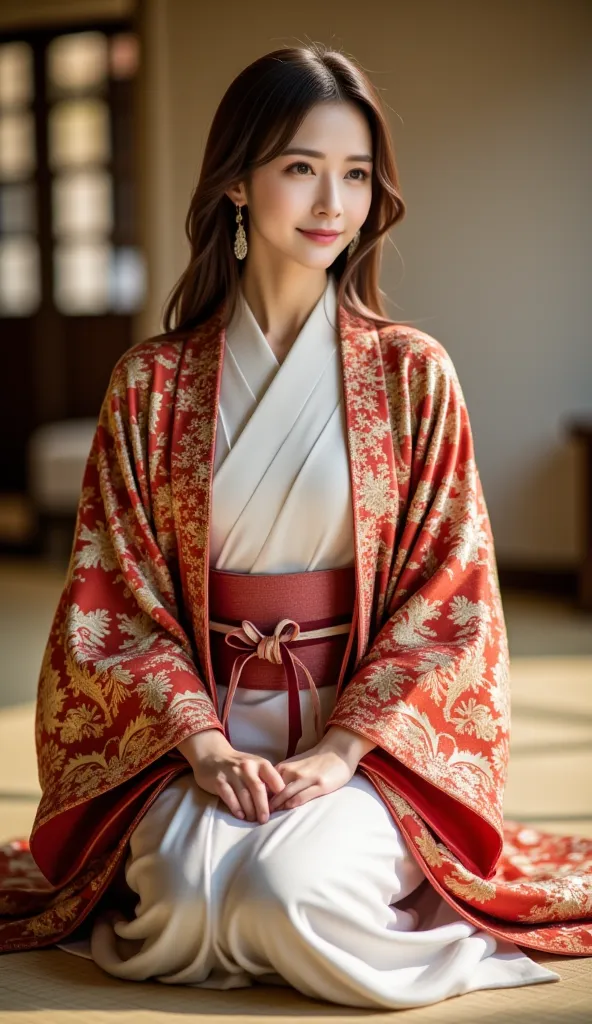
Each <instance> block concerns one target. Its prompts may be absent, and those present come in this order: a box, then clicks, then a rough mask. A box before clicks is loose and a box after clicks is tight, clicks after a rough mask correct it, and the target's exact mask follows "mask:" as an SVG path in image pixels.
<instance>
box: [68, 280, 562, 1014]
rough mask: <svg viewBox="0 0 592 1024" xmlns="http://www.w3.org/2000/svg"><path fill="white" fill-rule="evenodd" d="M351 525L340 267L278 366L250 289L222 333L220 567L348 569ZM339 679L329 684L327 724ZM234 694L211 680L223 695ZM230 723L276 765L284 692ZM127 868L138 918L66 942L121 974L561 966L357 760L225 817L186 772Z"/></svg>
mask: <svg viewBox="0 0 592 1024" xmlns="http://www.w3.org/2000/svg"><path fill="white" fill-rule="evenodd" d="M353 537H354V533H353V515H352V499H351V490H350V476H349V463H348V456H347V439H346V425H345V413H344V405H343V392H342V376H341V364H340V355H339V343H338V335H337V331H336V284H335V281H334V279H333V278H332V277H331V276H329V277H328V283H327V288H326V290H325V293H324V295H323V296H322V297H321V298H320V299H319V302H318V303H317V305H316V306H315V308H314V309H313V311H312V313H311V314H310V316H309V318H308V320H307V321H306V323H305V324H304V326H303V328H302V330H301V331H300V334H299V335H298V337H297V339H296V340H295V342H294V344H293V345H292V348H291V349H290V351H289V353H288V355H287V357H286V359H285V360H284V362H283V363H282V364H281V365H280V364H279V363H278V361H277V359H276V357H275V356H274V354H273V352H272V351H271V348H270V347H269V344H268V342H267V340H266V338H265V336H264V334H263V333H262V331H261V329H260V327H259V325H258V324H257V321H256V320H255V317H254V316H253V313H252V311H251V309H250V308H249V306H248V305H247V303H246V301H245V299H244V296H242V294H241V297H240V301H239V305H238V307H237V310H236V312H235V314H234V317H233V319H232V322H231V323H230V325H229V327H228V331H227V342H226V352H225V359H224V367H223V376H222V386H221V395H220V409H219V421H218V430H217V441H216V458H215V476H214V483H213V511H212V524H211V551H210V564H211V565H213V566H215V568H217V569H225V570H230V571H235V572H242V573H282V572H290V573H293V572H304V571H310V570H315V569H333V568H338V567H341V566H351V565H353V564H354V546H353ZM335 690H336V686H324V687H321V688H319V691H318V693H319V697H320V700H321V707H322V715H323V724H324V723H325V722H326V721H327V719H328V718H329V715H330V712H331V709H332V705H333V703H334V700H335ZM226 692H227V688H226V687H224V686H219V687H218V693H219V698H220V707H221V708H222V707H223V706H224V698H225V696H226ZM300 701H301V713H302V723H303V735H302V737H301V740H300V742H299V744H298V747H297V752H301V751H305V750H308V749H310V748H311V747H312V746H314V744H315V742H316V739H315V732H314V721H313V713H312V705H311V698H310V692H309V691H308V690H301V691H300ZM228 724H229V730H230V736H231V738H232V742H233V745H234V746H235V748H236V749H240V750H244V751H249V752H251V753H255V754H258V755H260V756H263V757H266V758H268V759H269V760H270V761H271V762H272V764H277V763H278V762H279V761H280V760H282V759H283V758H284V757H285V751H286V749H287V738H288V695H287V691H277V690H272V691H268V690H249V689H247V688H241V687H239V688H238V690H237V691H236V693H235V697H234V701H233V703H232V706H231V709H230V715H229V719H228ZM125 874H126V880H127V884H128V886H129V887H130V888H131V889H132V890H133V891H134V892H136V893H137V894H138V898H139V899H138V903H137V905H136V908H135V912H134V917H133V918H132V920H127V919H126V918H125V917H124V915H123V913H122V912H121V911H119V910H117V911H115V910H110V911H108V912H104V913H103V914H102V915H101V916H98V917H97V918H96V919H95V921H94V922H93V926H92V933H91V937H90V943H89V942H88V941H87V942H86V943H78V944H75V943H67V942H64V943H61V944H60V945H61V947H62V948H63V949H69V950H70V951H71V952H78V953H79V954H81V955H87V956H89V955H90V956H91V957H92V958H93V959H94V960H95V961H96V963H97V964H99V965H100V967H102V968H103V969H104V970H105V971H107V972H108V973H109V974H112V975H115V976H116V977H118V978H127V979H131V980H134V981H142V980H144V979H147V978H154V979H157V980H158V981H161V982H164V983H166V984H185V985H192V986H195V987H198V988H217V989H226V988H235V987H246V986H250V985H252V984H253V983H254V982H256V981H258V982H263V983H268V984H280V985H288V986H292V987H294V988H295V989H297V990H299V991H300V992H301V993H304V994H305V995H308V996H311V997H313V998H315V999H325V1000H328V1001H330V1002H333V1003H337V1004H341V1005H347V1006H355V1007H367V1008H374V1007H381V1008H390V1009H397V1008H403V1007H411V1006H424V1005H427V1004H430V1003H436V1002H439V1001H440V1000H443V999H446V998H448V997H450V996H454V995H457V994H459V993H462V992H470V991H472V990H475V989H482V988H483V989H486V988H506V987H511V986H517V985H528V984H533V983H536V982H544V981H554V980H558V979H559V975H558V974H556V973H554V972H553V971H550V970H548V969H547V968H545V967H543V966H541V965H539V964H537V963H535V962H534V961H533V960H531V959H530V958H529V957H528V956H526V955H525V954H524V953H523V952H522V951H521V950H520V949H519V948H518V947H517V946H516V945H514V944H512V943H510V942H506V941H501V940H499V939H495V938H494V937H493V936H492V935H490V934H488V933H487V932H485V931H480V930H478V928H477V927H476V926H474V925H472V924H470V923H469V922H467V921H465V920H464V919H463V918H461V917H460V916H459V915H458V914H457V913H456V912H455V911H454V910H453V909H452V908H451V907H450V905H449V904H448V903H447V902H446V901H445V900H444V899H443V898H442V897H441V896H440V895H439V893H437V891H436V890H435V889H434V888H433V886H432V885H431V884H430V883H429V881H428V879H426V878H425V876H424V874H423V872H422V871H421V869H420V867H419V866H418V864H417V862H416V861H415V859H414V858H413V856H412V854H411V853H410V851H409V850H408V848H407V845H406V841H405V840H404V838H403V836H402V834H401V832H400V830H399V828H398V826H397V825H396V824H395V822H394V820H393V818H392V817H391V815H390V813H389V811H388V810H387V808H386V806H385V805H384V803H383V802H382V800H381V799H380V797H379V796H378V794H377V793H376V791H375V789H374V787H373V786H372V785H371V783H370V782H369V781H368V780H367V779H366V778H365V777H364V776H362V775H361V774H359V773H356V774H355V775H354V776H353V778H352V779H351V780H350V782H349V783H347V784H346V785H345V786H343V787H342V788H341V789H339V790H337V791H336V792H333V793H330V794H326V795H323V796H321V797H318V798H316V799H314V800H310V801H309V802H308V803H306V804H303V805H302V806H300V807H295V808H292V809H283V810H282V809H280V810H278V811H275V812H274V813H272V814H271V815H270V817H269V820H268V821H267V822H266V823H264V824H259V823H258V822H249V821H245V820H240V819H238V818H236V817H235V816H234V815H232V814H231V813H230V811H229V810H228V808H227V807H226V805H225V804H224V802H223V801H222V800H221V799H219V798H218V797H216V796H213V795H211V794H209V793H207V792H205V791H203V790H200V789H199V787H198V786H197V784H196V783H195V780H194V778H193V775H192V774H191V772H190V771H189V772H187V773H186V774H184V775H182V776H181V777H180V778H178V779H176V780H175V781H173V782H172V783H171V784H169V785H168V786H167V787H166V788H165V789H164V790H163V791H162V793H160V794H159V796H158V797H157V799H156V801H155V802H154V803H153V804H152V806H151V807H150V808H149V810H148V811H147V813H146V815H145V816H144V818H143V819H142V821H141V822H140V823H139V825H138V826H137V827H136V829H135V830H134V832H133V833H132V836H131V839H130V850H129V855H128V858H127V862H126V867H125ZM412 893H415V897H414V898H413V899H412V900H411V901H410V900H408V899H407V900H406V907H405V909H403V908H402V907H401V906H400V905H399V904H400V902H401V900H403V899H405V898H406V897H409V896H410V894H412Z"/></svg>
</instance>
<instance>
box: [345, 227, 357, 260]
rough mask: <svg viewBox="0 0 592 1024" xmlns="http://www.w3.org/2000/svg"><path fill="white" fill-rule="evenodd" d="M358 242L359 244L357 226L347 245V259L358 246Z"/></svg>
mask: <svg viewBox="0 0 592 1024" xmlns="http://www.w3.org/2000/svg"><path fill="white" fill-rule="evenodd" d="M359 244H360V230H359V228H358V230H357V231H356V233H355V235H354V237H353V238H352V240H351V242H350V243H349V245H348V247H347V258H348V259H349V258H350V256H353V254H354V253H355V251H356V249H357V248H358V245H359Z"/></svg>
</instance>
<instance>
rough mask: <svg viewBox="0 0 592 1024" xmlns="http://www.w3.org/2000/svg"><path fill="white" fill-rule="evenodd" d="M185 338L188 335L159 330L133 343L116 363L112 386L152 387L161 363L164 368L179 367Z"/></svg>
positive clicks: (116, 387) (117, 387)
mask: <svg viewBox="0 0 592 1024" xmlns="http://www.w3.org/2000/svg"><path fill="white" fill-rule="evenodd" d="M184 341H185V337H184V335H180V334H174V333H170V332H169V333H164V334H155V335H152V336H151V337H148V338H143V339H141V340H140V341H137V342H135V344H133V345H130V347H129V348H127V349H126V350H125V352H123V353H122V354H121V355H120V357H119V359H118V360H117V362H116V363H115V366H114V367H113V371H112V374H111V382H110V390H111V391H113V390H117V389H119V388H121V387H124V388H125V389H126V390H127V389H128V388H130V387H132V388H137V389H138V390H142V389H143V388H145V387H150V385H151V382H152V380H153V378H154V372H155V369H156V367H157V366H158V365H160V366H161V367H162V368H163V369H164V370H173V371H174V370H176V369H177V366H178V363H179V360H180V358H181V355H182V352H183V345H184Z"/></svg>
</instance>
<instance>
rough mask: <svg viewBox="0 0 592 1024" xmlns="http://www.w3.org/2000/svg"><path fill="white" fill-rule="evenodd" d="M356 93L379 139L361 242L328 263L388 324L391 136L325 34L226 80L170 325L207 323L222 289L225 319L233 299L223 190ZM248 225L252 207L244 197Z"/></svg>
mask: <svg viewBox="0 0 592 1024" xmlns="http://www.w3.org/2000/svg"><path fill="white" fill-rule="evenodd" d="M330 100H333V101H335V100H338V101H341V102H345V101H348V102H353V103H355V104H356V105H357V106H358V108H359V109H360V110H361V111H362V113H363V114H364V115H365V116H366V118H367V121H368V124H369V127H370V130H371V133H372V144H373V158H374V164H373V169H372V203H371V206H370V210H369V213H368V216H367V218H366V221H365V223H364V225H363V227H362V228H361V231H360V242H359V245H358V247H357V249H356V251H355V253H354V255H353V256H352V257H350V259H349V260H348V258H347V249H344V250H343V252H341V253H340V254H339V255H338V256H337V257H336V259H335V260H334V262H333V263H332V264H331V266H330V267H329V268H328V270H329V271H330V272H331V273H332V274H333V275H334V276H335V277H336V279H337V282H338V302H339V303H340V304H342V305H343V306H344V307H345V308H346V309H348V310H349V311H350V312H351V313H354V314H355V315H358V316H362V317H364V318H366V319H369V320H371V321H372V322H374V323H375V324H376V325H378V326H380V325H383V324H389V323H392V322H393V321H392V320H390V319H389V318H388V317H387V316H386V314H385V307H384V305H383V301H382V296H383V292H382V291H381V289H380V287H379V272H380V262H381V257H382V248H383V245H384V241H385V236H386V234H387V232H388V231H389V229H390V228H391V227H393V225H394V224H396V223H397V222H398V221H400V220H401V219H402V218H403V217H404V215H405V205H404V203H403V200H402V198H401V196H400V193H399V182H398V175H397V168H396V163H395V155H394V151H393V143H392V139H391V135H390V131H389V127H388V122H387V119H386V116H385V114H384V111H383V109H382V103H381V100H380V97H379V94H378V92H377V90H376V88H375V87H374V85H373V84H372V82H371V81H370V80H369V78H368V77H367V76H366V74H365V72H364V71H363V70H362V69H361V68H360V67H358V65H357V64H356V63H355V62H354V61H353V60H352V59H351V58H350V57H349V56H346V55H345V54H343V53H341V52H340V51H338V50H332V49H329V48H327V47H326V46H324V45H323V44H322V43H311V44H310V45H307V46H302V47H286V48H283V49H279V50H273V51H272V52H271V53H266V54H265V55H264V56H263V57H259V59H258V60H256V61H254V62H253V63H252V64H249V65H248V67H246V68H245V69H244V70H243V71H241V73H240V74H239V75H238V76H237V77H236V78H235V79H234V81H233V82H232V83H231V84H230V86H229V87H228V89H227V90H226V92H225V94H224V96H223V97H222V100H221V101H220V104H219V106H218V109H217V110H216V113H215V115H214V118H213V121H212V124H211V127H210V131H209V134H208V139H207V142H206V147H205V152H204V157H203V163H202V167H201V173H200V176H199V181H198V183H197V185H196V187H195V189H194V191H193V195H192V197H191V204H190V206H189V211H188V213H187V217H186V220H185V233H186V235H187V238H188V239H189V244H190V247H191V254H190V258H189V264H188V266H187V269H186V270H185V271H184V273H183V274H182V275H181V277H180V278H179V280H178V282H177V284H176V285H175V286H174V288H173V290H172V292H171V294H170V295H169V297H168V299H167V302H166V306H165V311H164V321H163V322H164V327H165V331H166V332H167V333H169V332H172V331H180V332H182V331H185V330H190V329H192V328H193V327H195V326H197V325H198V324H199V323H203V322H204V321H205V320H207V319H208V318H209V316H210V315H211V314H212V313H213V312H214V311H215V309H217V307H218V305H219V304H220V302H221V301H222V300H223V299H227V300H228V301H227V302H226V303H225V317H224V319H225V323H226V324H227V323H228V322H229V320H230V317H231V316H232V313H233V311H234V309H235V304H236V300H237V296H238V290H239V281H240V271H241V266H242V263H241V261H239V260H237V258H236V256H235V255H234V250H233V245H234V235H235V231H236V223H235V216H236V210H235V205H234V203H233V202H232V201H231V199H230V198H229V197H228V196H227V195H226V194H225V193H226V190H227V189H229V188H230V187H231V186H232V185H234V184H236V183H238V182H239V181H242V180H244V179H245V177H247V176H248V174H249V172H250V171H251V170H253V169H254V168H256V167H259V166H261V165H262V164H265V163H267V162H268V161H270V160H273V159H275V157H277V156H279V155H280V153H281V152H282V151H283V150H284V149H285V148H286V146H287V145H288V143H289V142H290V140H291V139H292V138H293V136H294V135H295V134H296V132H297V130H298V128H299V126H300V125H301V123H302V121H303V120H304V118H305V117H306V115H307V113H308V112H309V110H310V109H311V107H313V106H314V105H315V104H317V103H323V102H327V101H330ZM242 213H243V220H244V228H245V231H246V233H247V238H248V234H249V215H248V209H247V207H243V211H242Z"/></svg>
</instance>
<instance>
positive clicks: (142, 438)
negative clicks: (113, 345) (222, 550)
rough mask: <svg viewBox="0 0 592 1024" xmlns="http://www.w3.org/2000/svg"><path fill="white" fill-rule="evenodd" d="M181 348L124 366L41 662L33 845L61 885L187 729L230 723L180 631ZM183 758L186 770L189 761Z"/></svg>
mask: <svg viewBox="0 0 592 1024" xmlns="http://www.w3.org/2000/svg"><path fill="white" fill-rule="evenodd" d="M181 355H182V342H180V341H178V340H169V341H167V340H166V339H165V340H163V339H162V338H157V339H150V340H149V341H146V342H142V343H141V344H139V345H136V346H134V348H132V349H130V350H129V351H128V352H127V353H125V354H124V356H122V357H121V359H120V360H119V362H118V363H117V365H116V367H115V369H114V371H113V374H112V377H111V381H110V383H109V387H108V389H107V393H106V395H105V398H104V401H103V404H102V407H101V410H100V415H99V420H98V424H97V428H96V432H95V435H94V439H93V442H92V447H91V451H90V454H89V457H88V461H87V464H86V469H85V472H84V478H83V483H82V491H81V496H80V501H79V505H78V513H77V519H76V527H75V534H74V540H73V545H72V552H71V557H70V563H69V567H68V571H67V575H66V581H65V585H64V588H63V591H62V594H61V597H60V600H59V604H58V607H57V610H56V613H55V616H54V619H53V624H52V627H51V631H50V635H49V639H48V641H47V645H46V649H45V654H44V657H43V663H42V667H41V672H40V677H39V685H38V696H37V710H36V745H37V757H38V769H39V780H40V784H41V788H42V799H41V803H40V805H39V809H38V812H37V817H36V819H35V823H34V826H33V832H32V836H31V852H32V854H33V856H34V858H35V860H36V862H37V864H38V865H39V867H40V868H41V870H42V871H43V873H44V874H45V876H46V877H47V878H48V879H49V880H50V881H51V882H53V883H54V884H58V883H60V884H61V883H63V882H64V881H65V880H66V879H67V878H69V877H72V876H73V875H74V874H75V873H76V871H78V870H79V869H80V867H81V866H82V865H83V864H84V863H85V861H86V860H87V859H88V858H89V856H90V854H91V853H92V855H93V856H95V855H96V854H97V853H100V852H101V851H102V850H104V849H106V848H108V846H109V844H110V843H112V842H116V841H117V837H118V836H119V835H121V834H122V833H123V832H124V831H125V826H126V825H127V824H129V822H130V820H131V819H132V818H133V816H134V814H135V813H137V811H138V808H139V807H140V806H141V803H142V800H144V801H145V799H146V794H147V793H148V792H149V791H150V789H154V783H155V781H158V779H162V777H163V773H166V772H170V771H171V768H172V769H173V771H174V770H175V767H176V769H177V771H179V770H186V769H187V767H188V765H187V762H185V761H183V760H182V758H181V755H179V754H177V757H178V760H174V759H173V760H171V758H170V757H169V756H167V753H168V752H169V751H171V752H173V751H174V748H175V746H176V745H177V744H178V743H179V742H181V740H183V739H185V738H186V737H187V736H189V735H191V734H193V733H197V732H200V731H202V730H203V729H208V728H217V729H220V730H222V725H221V723H220V721H219V719H218V717H217V715H216V713H215V710H214V705H213V702H212V700H211V697H210V696H209V694H208V693H207V691H206V688H205V686H204V683H203V681H202V674H201V673H200V671H199V670H198V666H197V663H196V654H195V649H194V646H193V644H192V641H191V639H190V635H191V631H190V629H186V626H185V622H186V619H187V616H186V615H185V613H184V610H183V607H182V600H181V598H180V586H179V576H178V557H177V537H176V530H175V516H174V509H173V503H172V498H171V481H170V468H171V448H172V444H171V436H172V430H173V423H174V414H175V403H176V402H177V403H178V402H179V400H180V399H179V397H178V395H177V383H178V372H179V365H180V359H181ZM182 766H184V769H183V767H182Z"/></svg>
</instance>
